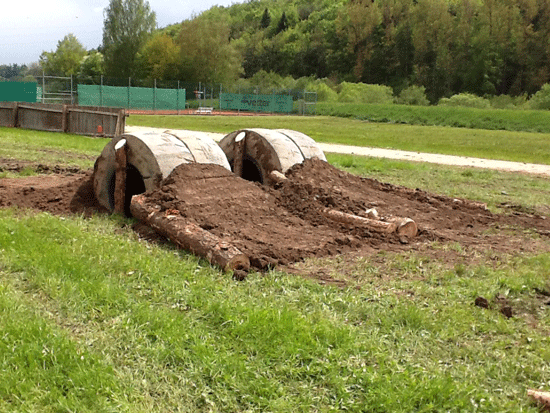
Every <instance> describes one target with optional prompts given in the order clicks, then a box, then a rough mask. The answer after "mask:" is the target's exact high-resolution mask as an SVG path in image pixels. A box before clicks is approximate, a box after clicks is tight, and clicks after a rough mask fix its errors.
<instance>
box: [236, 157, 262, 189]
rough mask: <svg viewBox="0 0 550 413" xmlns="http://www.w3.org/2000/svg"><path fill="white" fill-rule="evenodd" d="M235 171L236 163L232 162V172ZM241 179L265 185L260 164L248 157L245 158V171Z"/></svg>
mask: <svg viewBox="0 0 550 413" xmlns="http://www.w3.org/2000/svg"><path fill="white" fill-rule="evenodd" d="M234 169H235V161H232V162H231V170H234ZM241 178H243V179H246V180H247V181H251V182H259V183H261V184H263V183H264V176H263V174H262V170H261V169H260V167H259V166H258V163H257V162H256V161H255V160H254V159H253V158H251V157H250V156H248V155H245V156H244V158H243V171H242V174H241Z"/></svg>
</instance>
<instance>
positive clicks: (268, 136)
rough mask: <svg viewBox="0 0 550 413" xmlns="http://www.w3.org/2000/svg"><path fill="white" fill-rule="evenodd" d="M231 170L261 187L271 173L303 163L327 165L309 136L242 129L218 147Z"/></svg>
mask: <svg viewBox="0 0 550 413" xmlns="http://www.w3.org/2000/svg"><path fill="white" fill-rule="evenodd" d="M219 145H220V147H221V148H222V150H223V151H224V153H225V155H226V156H227V160H228V161H229V163H230V164H231V165H232V167H233V172H235V173H236V174H237V175H239V176H241V177H242V178H244V179H247V180H249V181H254V182H260V183H264V181H265V180H266V178H267V176H268V175H269V174H270V173H271V172H272V171H279V172H282V173H285V172H286V171H288V170H289V169H290V168H291V167H292V166H294V165H296V164H299V163H302V162H303V161H304V160H305V159H309V158H319V159H321V160H323V161H326V158H325V155H324V153H323V151H322V150H321V148H320V147H319V145H317V143H316V142H315V141H314V140H313V139H311V138H310V137H309V136H307V135H304V134H303V133H301V132H297V131H293V130H288V129H243V130H238V131H235V132H232V133H230V134H229V135H227V136H225V137H224V138H223V139H222V140H221V141H220V143H219Z"/></svg>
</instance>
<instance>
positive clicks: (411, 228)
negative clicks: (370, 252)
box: [388, 217, 418, 238]
mask: <svg viewBox="0 0 550 413" xmlns="http://www.w3.org/2000/svg"><path fill="white" fill-rule="evenodd" d="M388 221H389V222H393V223H395V224H397V230H396V231H395V232H397V235H399V236H403V237H407V238H414V237H416V235H417V234H418V226H417V225H416V222H414V221H413V220H412V219H410V218H400V217H391V218H388Z"/></svg>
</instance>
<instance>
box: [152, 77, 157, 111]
mask: <svg viewBox="0 0 550 413" xmlns="http://www.w3.org/2000/svg"><path fill="white" fill-rule="evenodd" d="M156 110H157V79H154V82H153V112H155V111H156Z"/></svg>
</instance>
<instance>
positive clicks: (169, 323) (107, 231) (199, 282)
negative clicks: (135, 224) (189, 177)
mask: <svg viewBox="0 0 550 413" xmlns="http://www.w3.org/2000/svg"><path fill="white" fill-rule="evenodd" d="M121 224H122V225H123V226H121ZM124 224H125V222H124V221H122V222H121V221H118V220H116V219H114V218H104V217H103V218H102V217H96V218H93V219H89V220H85V219H82V218H78V217H75V218H71V219H62V218H59V217H53V216H50V215H48V214H38V215H32V214H29V215H27V214H22V213H20V212H17V211H10V210H3V211H0V245H1V246H2V247H1V249H2V251H1V256H0V267H1V270H0V280H1V282H0V312H1V319H2V320H3V322H2V324H1V327H0V329H1V334H0V337H1V339H0V363H1V364H2V371H3V372H4V373H5V377H6V378H7V379H6V380H3V381H2V383H1V384H0V410H3V411H61V410H65V411H94V412H100V411H131V412H135V411H227V412H237V411H243V412H244V411H281V412H288V411H303V412H310V411H341V410H349V411H357V412H360V411H365V410H368V411H373V412H410V411H484V412H505V411H509V412H518V411H532V412H535V411H537V409H536V408H534V407H532V406H531V405H530V404H529V402H528V401H527V399H526V397H525V390H526V388H527V387H541V386H545V385H546V382H547V378H548V365H549V364H548V363H549V361H550V350H549V349H550V338H549V336H548V331H549V327H550V319H549V317H548V311H547V310H546V309H544V308H543V307H542V308H536V309H535V310H534V311H533V314H534V315H533V317H535V320H536V322H535V323H533V320H532V319H530V320H527V319H524V318H523V317H521V316H518V317H515V318H512V319H505V318H504V317H503V316H502V315H501V314H500V313H499V312H498V311H495V310H483V309H480V308H478V307H475V306H473V305H472V303H473V300H474V299H475V297H476V296H477V295H484V296H487V297H493V296H494V295H495V294H496V293H500V294H505V295H506V296H507V297H508V298H509V299H510V300H522V301H525V302H531V301H530V300H531V299H532V298H533V297H534V295H535V289H536V288H538V289H545V288H548V281H547V276H546V274H547V273H548V271H550V256H549V255H547V254H546V255H540V256H536V257H501V260H500V261H498V262H497V263H496V264H491V265H489V266H487V265H484V264H483V265H468V264H463V265H462V266H460V267H456V268H448V267H447V266H446V265H444V264H443V263H440V262H437V261H433V260H430V259H427V258H423V257H421V256H415V255H414V254H405V255H403V256H389V255H388V256H387V257H386V258H385V260H386V261H387V263H388V265H387V266H386V268H388V270H389V273H387V274H382V273H380V271H378V270H377V269H376V267H375V266H373V265H372V264H373V263H371V262H370V261H369V259H368V258H367V259H364V260H361V261H359V262H358V263H356V264H355V265H354V266H353V271H352V272H351V273H350V274H349V275H348V279H349V280H350V281H351V279H352V277H353V279H354V280H355V282H354V285H352V286H350V288H345V289H339V288H334V287H329V286H320V285H317V284H315V283H312V282H308V281H306V280H304V279H301V278H300V277H295V276H294V277H291V276H287V275H285V274H283V273H278V272H272V273H269V274H267V275H259V274H252V275H251V276H249V279H248V280H247V281H246V282H244V283H237V282H235V281H233V280H232V279H231V277H230V276H229V275H226V274H222V273H220V272H218V271H217V270H215V269H213V268H211V267H210V266H209V265H207V264H205V263H204V262H203V261H198V260H197V259H196V258H194V257H192V256H189V255H187V254H185V253H182V252H178V251H175V250H172V249H170V248H167V247H159V246H151V245H148V244H145V243H143V242H140V241H139V240H137V239H136V237H135V235H134V234H133V233H132V232H131V231H130V230H129V229H128V227H127V226H124ZM45 245H48V254H44V253H43V251H44V246H45ZM329 265H330V264H329ZM332 265H333V267H334V268H335V269H338V264H337V263H334V264H332ZM351 287H353V288H351ZM356 287H359V289H358V288H356Z"/></svg>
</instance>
